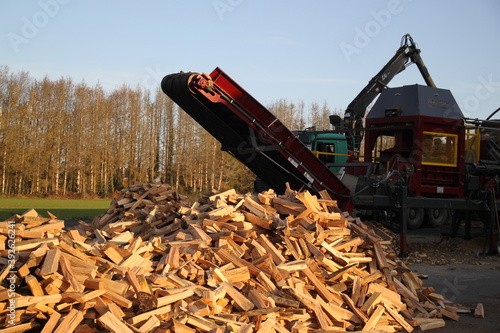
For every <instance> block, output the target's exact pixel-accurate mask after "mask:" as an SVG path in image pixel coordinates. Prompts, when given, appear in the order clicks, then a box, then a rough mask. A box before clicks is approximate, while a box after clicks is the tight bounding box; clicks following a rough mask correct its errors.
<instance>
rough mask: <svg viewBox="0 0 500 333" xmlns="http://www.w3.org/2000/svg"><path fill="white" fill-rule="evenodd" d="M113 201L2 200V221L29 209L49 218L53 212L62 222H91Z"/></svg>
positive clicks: (0, 219)
mask: <svg viewBox="0 0 500 333" xmlns="http://www.w3.org/2000/svg"><path fill="white" fill-rule="evenodd" d="M110 203H111V200H109V199H107V200H80V199H26V198H1V197H0V221H4V220H6V219H7V218H9V217H10V216H12V215H14V214H22V213H24V212H25V211H27V210H28V209H31V208H33V209H35V210H36V211H37V212H38V214H40V215H42V216H44V217H49V215H48V214H47V211H49V212H51V213H52V214H54V215H55V216H57V218H59V219H61V220H91V219H93V218H94V217H96V216H98V215H101V214H102V213H104V212H105V211H106V210H107V209H108V208H109V205H110Z"/></svg>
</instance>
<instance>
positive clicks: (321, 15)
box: [0, 0, 500, 118]
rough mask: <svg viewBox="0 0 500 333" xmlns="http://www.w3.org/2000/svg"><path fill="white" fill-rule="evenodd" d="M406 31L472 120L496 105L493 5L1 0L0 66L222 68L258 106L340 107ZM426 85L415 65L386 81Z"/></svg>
mask: <svg viewBox="0 0 500 333" xmlns="http://www.w3.org/2000/svg"><path fill="white" fill-rule="evenodd" d="M406 33H409V34H411V35H412V37H413V39H414V41H415V42H416V43H417V45H418V47H419V48H420V49H421V50H422V53H421V56H422V58H423V60H424V62H425V64H426V65H427V67H428V69H429V72H430V74H431V76H432V77H433V79H434V81H435V83H436V84H437V86H439V87H440V88H446V89H450V90H451V91H452V93H453V95H454V96H455V99H456V100H457V102H458V103H459V105H460V106H461V107H462V111H463V112H464V114H465V115H466V116H468V117H474V118H476V117H477V118H486V117H487V116H488V115H489V114H490V113H491V112H492V111H493V110H495V109H496V108H498V107H500V64H499V62H498V59H499V55H500V42H499V37H498V36H499V35H500V2H499V1H496V0H477V1H463V0H462V1H460V0H455V1H451V0H441V1H440V0H435V1H417V0H381V1H378V0H372V1H368V0H366V1H361V0H351V1H347V0H344V1H334V0H311V1H305V0H288V1H285V0H267V1H264V0H206V1H202V0H183V1H179V0H164V1H160V0H154V1H153V0H144V1H123V0H122V1H105V0H100V1H97V0H88V1H81V0H37V1H30V0H25V1H18V0H0V65H8V66H9V67H10V69H11V71H13V72H16V71H20V70H26V71H29V72H30V73H31V75H32V76H33V77H35V78H43V77H44V76H46V75H47V76H49V77H50V78H51V79H58V78H60V77H61V76H64V77H70V78H72V79H73V80H74V81H75V82H80V81H82V80H85V81H86V82H87V83H88V84H90V85H94V84H96V83H97V82H100V83H101V84H102V85H103V86H104V88H105V89H106V90H108V91H110V90H112V89H114V88H117V87H119V86H120V85H122V84H124V83H126V84H129V85H131V86H132V87H135V86H137V85H140V86H143V87H145V88H149V89H155V88H156V87H157V86H158V85H159V82H160V81H161V79H162V78H163V76H164V75H166V74H169V73H174V72H178V71H181V70H183V71H196V72H206V73H210V72H211V71H212V70H213V69H214V68H215V67H221V68H222V69H223V70H224V71H225V72H226V73H228V74H229V75H230V76H231V77H233V79H235V80H236V81H237V82H238V83H239V84H240V85H241V86H243V88H245V89H246V90H247V91H248V92H249V93H251V94H252V95H253V96H254V97H255V98H257V99H258V100H259V101H260V102H262V103H263V104H268V103H271V102H273V101H275V100H277V99H280V98H285V99H287V100H289V101H290V102H299V101H304V102H305V103H306V105H309V104H310V103H311V102H314V101H316V102H318V103H320V104H322V103H323V102H325V101H326V102H327V103H328V105H329V107H330V108H331V109H332V110H333V109H340V110H343V109H345V108H346V107H347V105H348V104H349V102H350V101H351V100H352V99H353V98H354V97H355V96H356V95H357V94H358V92H359V91H360V90H361V89H362V88H363V87H364V86H365V85H366V83H367V82H368V80H370V79H371V78H372V77H373V76H374V75H375V74H376V73H377V72H378V71H379V70H380V69H381V68H382V66H383V65H385V63H386V62H387V61H388V60H389V59H390V58H391V57H392V56H393V55H394V53H395V51H396V50H397V48H398V47H399V43H400V39H401V37H402V36H403V35H404V34H406ZM414 83H420V84H424V82H423V79H422V78H421V76H420V74H419V72H418V69H417V68H416V66H415V65H412V66H411V67H409V68H408V69H407V70H406V71H404V72H403V73H401V74H399V75H398V76H397V77H396V78H395V79H394V80H393V81H392V82H391V83H390V86H400V85H406V84H414Z"/></svg>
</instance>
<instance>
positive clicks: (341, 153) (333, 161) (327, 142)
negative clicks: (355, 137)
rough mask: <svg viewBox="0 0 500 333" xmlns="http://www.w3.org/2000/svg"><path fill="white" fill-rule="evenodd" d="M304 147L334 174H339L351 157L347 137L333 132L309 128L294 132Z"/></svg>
mask: <svg viewBox="0 0 500 333" xmlns="http://www.w3.org/2000/svg"><path fill="white" fill-rule="evenodd" d="M294 133H295V135H297V137H298V138H299V140H300V141H302V143H304V145H305V146H306V147H307V148H309V150H311V151H312V152H313V153H314V154H315V155H316V157H318V158H319V160H320V161H321V162H323V163H324V164H325V165H326V166H327V167H328V168H329V169H330V170H331V171H332V172H333V173H335V174H339V173H340V170H341V168H342V166H341V165H338V164H342V163H345V162H346V160H347V158H348V157H349V151H348V147H347V139H346V136H345V135H343V134H340V133H336V132H332V131H317V130H316V127H315V126H313V127H309V128H306V129H305V130H303V131H296V132H294Z"/></svg>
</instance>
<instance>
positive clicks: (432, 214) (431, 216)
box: [426, 208, 448, 228]
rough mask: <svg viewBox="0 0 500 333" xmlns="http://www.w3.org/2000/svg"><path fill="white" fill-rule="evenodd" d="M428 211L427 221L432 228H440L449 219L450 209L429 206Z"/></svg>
mask: <svg viewBox="0 0 500 333" xmlns="http://www.w3.org/2000/svg"><path fill="white" fill-rule="evenodd" d="M426 213H427V221H428V223H429V226H431V227H432V228H440V227H442V226H443V225H444V224H445V223H446V221H447V220H448V210H446V209H443V208H441V209H439V208H429V209H427V211H426Z"/></svg>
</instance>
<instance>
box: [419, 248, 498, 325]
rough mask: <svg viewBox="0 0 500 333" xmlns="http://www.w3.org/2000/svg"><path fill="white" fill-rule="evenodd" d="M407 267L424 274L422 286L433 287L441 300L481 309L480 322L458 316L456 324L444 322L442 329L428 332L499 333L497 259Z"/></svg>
mask: <svg viewBox="0 0 500 333" xmlns="http://www.w3.org/2000/svg"><path fill="white" fill-rule="evenodd" d="M410 268H411V269H413V270H415V271H417V272H418V273H419V274H426V275H428V276H429V277H428V279H425V280H424V285H425V286H430V287H433V288H434V289H435V290H436V292H438V293H440V294H442V295H443V296H444V297H445V299H447V300H449V301H452V302H455V303H459V304H462V305H464V306H467V307H471V308H475V306H476V305H477V303H482V304H483V306H484V312H485V318H484V319H479V318H475V317H474V316H473V314H472V313H470V314H460V320H459V321H457V322H455V321H453V320H450V319H447V320H446V326H445V327H443V328H437V329H433V330H431V332H436V333H445V332H450V333H451V332H453V333H461V332H478V333H490V332H491V333H493V332H495V333H498V332H500V257H496V258H491V259H490V260H489V261H488V263H487V264H482V265H464V264H460V265H453V264H452V265H443V266H436V265H429V264H412V265H410ZM417 331H418V329H417Z"/></svg>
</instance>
